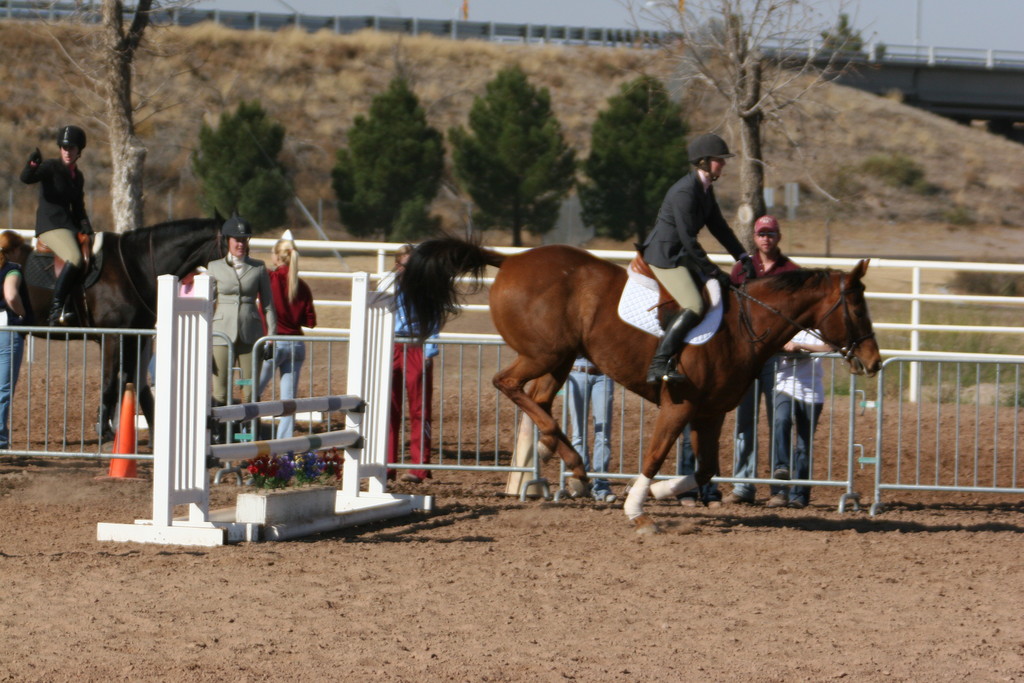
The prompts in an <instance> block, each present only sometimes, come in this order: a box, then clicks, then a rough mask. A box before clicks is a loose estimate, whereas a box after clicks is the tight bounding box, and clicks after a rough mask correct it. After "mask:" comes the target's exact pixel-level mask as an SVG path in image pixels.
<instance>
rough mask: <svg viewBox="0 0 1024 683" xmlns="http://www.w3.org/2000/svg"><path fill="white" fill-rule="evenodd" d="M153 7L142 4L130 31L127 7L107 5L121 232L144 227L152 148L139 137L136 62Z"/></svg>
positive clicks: (114, 185) (107, 1) (110, 119)
mask: <svg viewBox="0 0 1024 683" xmlns="http://www.w3.org/2000/svg"><path fill="white" fill-rule="evenodd" d="M151 5H152V0H139V1H138V3H137V6H136V10H135V16H134V18H133V19H132V22H131V25H130V26H129V28H128V30H127V31H125V27H124V5H123V4H122V3H121V2H120V0H103V32H104V38H103V51H104V56H103V70H104V77H103V90H104V92H103V99H104V102H105V104H106V115H107V124H108V127H109V132H110V157H111V161H112V163H113V177H112V179H111V187H110V200H111V214H112V216H113V221H114V226H113V227H114V230H115V231H117V232H126V231H128V230H134V229H135V228H138V227H140V226H141V225H142V222H143V208H144V194H143V189H144V183H143V171H144V169H145V162H146V148H145V147H144V146H143V145H142V143H141V142H140V141H139V139H138V138H137V137H136V135H135V121H134V107H133V106H132V62H133V60H134V58H135V52H136V50H137V49H138V47H139V43H140V42H141V41H142V35H143V33H144V32H145V30H146V26H148V25H149V10H150V7H151Z"/></svg>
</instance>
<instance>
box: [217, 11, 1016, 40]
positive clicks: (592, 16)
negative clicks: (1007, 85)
mask: <svg viewBox="0 0 1024 683" xmlns="http://www.w3.org/2000/svg"><path fill="white" fill-rule="evenodd" d="M465 1H466V2H467V3H468V7H469V19H470V21H495V22H500V23H517V24H519V23H521V24H526V23H529V24H538V25H543V24H552V25H559V26H562V25H569V26H588V27H595V28H629V27H632V26H636V25H637V24H636V23H635V22H634V20H632V19H631V18H630V13H629V11H627V9H626V6H627V5H628V4H629V2H630V1H631V0H465ZM660 1H661V2H664V1H665V0H660ZM671 1H672V2H674V0H671ZM816 1H817V2H819V4H822V5H825V6H830V5H832V6H836V7H838V5H839V3H840V2H842V3H843V5H844V7H845V8H846V11H847V13H848V14H849V15H850V18H851V23H852V25H853V26H854V28H856V29H858V30H859V31H860V33H861V36H862V37H863V38H864V39H865V40H867V41H868V42H871V41H880V42H883V43H885V44H887V45H908V46H911V45H918V44H919V45H922V46H933V47H942V48H971V49H994V50H1009V51H1020V52H1024V28H1022V27H1024V0H816ZM632 2H633V4H634V5H635V6H639V5H642V4H643V2H642V1H641V0H632ZM692 2H693V5H696V4H697V0H692ZM462 5H463V0H201V1H200V2H198V3H197V7H200V8H219V9H223V10H237V11H247V12H252V11H258V12H288V11H289V9H288V8H293V9H295V10H296V11H298V12H300V13H303V14H319V15H329V16H333V15H342V16H363V15H369V16H373V15H377V16H389V17H417V18H421V19H456V18H460V15H461V11H462ZM693 5H691V6H693ZM640 26H641V27H644V25H643V23H641V24H640ZM646 27H647V28H658V26H656V25H654V24H649V25H648V26H646Z"/></svg>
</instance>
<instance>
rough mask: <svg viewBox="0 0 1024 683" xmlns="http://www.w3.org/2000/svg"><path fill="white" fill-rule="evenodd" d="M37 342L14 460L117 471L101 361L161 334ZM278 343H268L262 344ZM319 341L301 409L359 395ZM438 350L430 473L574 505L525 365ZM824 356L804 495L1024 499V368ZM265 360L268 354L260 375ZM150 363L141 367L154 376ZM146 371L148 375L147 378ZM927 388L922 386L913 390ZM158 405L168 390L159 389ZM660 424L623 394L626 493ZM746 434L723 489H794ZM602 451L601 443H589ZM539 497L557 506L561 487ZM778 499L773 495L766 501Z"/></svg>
mask: <svg viewBox="0 0 1024 683" xmlns="http://www.w3.org/2000/svg"><path fill="white" fill-rule="evenodd" d="M29 329H30V330H32V331H36V332H40V333H42V334H43V335H47V333H48V336H41V337H30V338H29V342H28V343H27V347H28V348H27V349H26V353H25V361H24V363H23V365H22V370H21V375H20V378H19V381H18V385H17V390H16V393H15V400H14V401H13V404H12V426H13V428H12V433H11V447H10V449H9V450H8V451H6V452H5V456H7V457H11V456H14V458H13V461H14V462H23V461H24V460H19V459H18V458H22V459H24V458H29V459H30V458H41V457H47V458H49V457H55V458H70V457H75V458H93V459H96V460H97V461H100V462H102V461H105V460H106V459H109V458H111V457H114V454H113V453H111V450H112V443H111V441H110V440H103V439H102V438H101V437H100V436H99V435H98V434H97V431H96V415H97V408H98V405H99V403H100V401H101V391H102V386H103V384H104V382H105V381H106V379H107V377H106V374H105V371H104V369H103V366H102V362H101V354H102V351H103V349H104V348H106V347H109V346H112V347H113V348H115V349H117V350H118V353H119V354H123V353H124V352H125V350H126V349H129V348H132V347H135V348H137V349H138V350H139V351H140V355H141V356H142V357H143V358H145V353H144V352H145V349H146V347H147V346H148V345H149V342H150V340H151V338H152V336H153V332H152V331H146V330H127V331H125V330H89V331H88V338H86V335H85V334H84V332H85V331H84V330H82V331H76V330H71V329H68V330H61V331H53V330H47V328H29ZM275 339H278V338H276V337H268V338H265V339H264V340H263V341H261V342H260V344H263V343H266V342H272V341H274V340H275ZM399 341H400V342H404V341H408V340H401V339H400V340H399ZM305 342H306V349H307V350H306V360H305V363H304V365H303V369H302V373H301V377H300V381H299V383H298V386H297V388H296V397H297V398H305V397H313V396H323V395H334V394H337V393H339V392H343V391H344V388H345V383H346V377H347V362H348V360H347V359H348V337H347V336H345V335H336V336H317V335H308V336H306V337H305ZM438 346H439V348H440V353H439V355H438V356H437V358H436V359H435V365H434V382H433V392H432V396H431V410H432V416H433V421H432V434H431V437H432V438H431V440H432V445H433V455H432V458H431V463H430V464H429V465H427V466H424V467H423V468H424V469H429V470H431V471H432V474H433V476H434V477H436V478H438V479H442V478H443V477H445V476H446V475H445V473H446V472H451V473H452V475H451V476H453V477H456V476H457V477H462V476H464V473H479V474H481V475H482V474H483V473H488V475H489V476H490V477H491V479H490V481H491V482H492V483H494V484H495V485H498V484H503V483H504V482H505V479H504V475H511V474H514V473H519V474H522V475H525V479H524V480H523V481H524V487H523V488H522V489H521V490H519V489H516V491H515V492H520V493H525V491H526V490H527V487H526V486H525V484H526V483H532V482H536V481H540V480H542V479H543V478H544V477H546V478H547V480H548V481H550V482H551V484H552V488H554V489H555V490H556V491H561V490H562V488H563V485H564V480H565V477H566V476H567V475H568V473H567V472H566V471H565V469H564V467H562V466H561V465H560V464H559V463H560V461H558V462H551V463H541V462H532V463H529V464H528V465H524V464H522V463H519V462H516V461H515V457H514V456H515V453H516V447H517V437H518V434H519V431H520V426H521V422H522V419H523V418H522V415H521V413H520V412H519V410H518V409H517V408H516V406H515V405H513V404H512V403H511V401H509V400H508V399H506V398H505V397H504V395H503V394H501V393H500V392H499V391H498V390H497V389H495V388H494V386H493V385H492V384H491V377H492V376H493V375H494V373H495V372H497V370H498V369H499V368H501V367H503V366H505V365H507V364H508V363H509V362H511V360H512V358H513V357H514V354H513V352H512V351H511V350H510V349H509V348H508V347H507V346H505V345H504V344H503V343H501V342H498V341H494V340H481V339H458V338H449V339H441V340H439V341H438ZM821 355H822V357H823V359H824V370H823V376H824V380H825V393H826V400H825V406H824V410H823V413H822V416H821V419H820V421H819V424H818V428H817V431H816V433H815V435H814V439H813V442H812V445H811V453H810V457H811V463H812V466H811V475H810V477H809V479H807V480H803V481H798V482H796V483H802V484H806V485H808V486H811V487H813V491H812V501H813V502H815V503H823V502H831V501H835V503H836V505H837V508H838V509H839V511H844V510H845V509H846V508H847V506H852V507H853V508H854V509H858V508H859V504H860V500H861V498H862V496H863V495H864V494H865V493H866V492H868V491H873V502H872V505H871V512H872V513H873V514H875V513H878V512H880V511H882V509H883V507H882V498H883V495H886V494H888V495H891V493H893V492H896V491H901V492H902V495H904V496H906V500H909V501H913V500H914V499H915V498H914V496H915V494H917V493H918V492H922V491H932V492H940V493H941V492H946V493H948V494H950V500H957V497H956V496H957V495H959V494H1002V495H1004V496H1006V495H1009V496H1019V495H1020V494H1021V493H1024V465H1022V463H1021V456H1020V454H1019V453H1020V449H1021V445H1020V439H1021V437H1020V419H1021V406H1022V405H1024V399H1022V397H1021V383H1022V377H1021V374H1022V368H1021V366H1022V364H1024V357H1017V358H1009V359H1008V358H1007V357H996V358H990V359H978V358H977V357H972V356H969V355H967V354H962V355H960V356H959V357H958V356H955V355H952V354H949V355H942V356H939V355H934V354H933V355H931V356H928V355H910V356H897V357H893V358H890V359H888V360H887V361H886V362H885V364H884V366H883V370H882V372H881V374H880V375H879V377H878V379H877V382H876V381H874V380H866V379H864V378H859V377H855V376H852V375H850V374H849V372H848V370H847V368H846V365H845V363H843V362H842V361H841V360H840V359H838V358H837V357H835V356H832V355H830V354H821ZM259 356H260V353H259V348H257V352H256V353H255V354H254V357H255V358H256V359H257V362H258V357H259ZM143 362H144V361H142V360H140V364H141V363H143ZM915 365H916V366H917V367H918V368H919V372H918V373H917V374H916V375H914V374H913V373H911V371H910V368H911V367H912V366H915ZM141 369H142V371H145V367H144V366H143V367H142V368H141ZM256 376H258V374H257V375H256ZM911 378H914V379H913V381H914V382H915V383H916V386H911ZM277 382H278V379H277V377H276V376H275V377H274V378H273V379H272V380H271V382H270V384H269V385H268V386H267V388H266V389H265V391H264V392H263V396H262V398H264V399H269V400H272V399H275V398H277V397H278V396H279V390H280V387H279V386H278V383H277ZM154 391H156V392H159V391H160V387H159V385H156V386H155V387H154ZM251 392H252V387H251V386H249V385H245V386H236V390H235V394H234V399H235V401H248V400H251V398H252V393H251ZM911 394H915V395H918V396H920V400H918V401H911V400H910V399H909V398H908V397H909V396H910V395H911ZM405 398H406V397H403V401H402V412H403V422H402V425H403V427H402V428H401V431H400V438H399V448H398V453H399V457H398V462H397V463H395V465H394V468H395V469H396V470H405V469H413V468H418V467H419V466H418V465H414V464H413V463H412V462H411V460H410V458H409V453H408V446H407V444H408V442H409V437H410V434H409V431H408V430H409V428H408V422H407V420H405V417H406V416H405V412H406V410H407V406H408V402H407V400H404V399H405ZM567 410H568V408H567V407H566V405H565V402H564V401H563V397H562V396H559V397H557V398H556V401H555V405H554V412H555V414H556V415H557V416H560V417H561V423H562V424H563V425H566V424H568V420H567V419H566V418H567ZM113 414H114V415H117V414H119V410H117V409H116V408H115V411H114V412H113ZM656 414H657V408H656V407H655V406H653V405H652V404H649V403H646V402H645V401H643V400H642V399H640V398H639V397H637V396H635V395H633V394H630V393H628V392H626V391H625V390H624V389H621V388H617V389H616V394H615V412H614V416H615V417H614V424H613V427H612V434H611V438H612V459H611V466H610V468H609V469H610V471H609V472H608V473H607V475H606V477H607V478H608V479H610V480H612V483H613V489H617V491H616V492H617V493H621V491H622V488H623V487H624V486H625V485H627V484H628V482H629V481H630V480H631V479H632V478H633V477H635V476H636V474H637V473H638V472H639V471H640V468H641V467H642V463H643V453H644V449H645V447H646V442H647V440H648V438H649V437H650V434H651V429H652V428H653V422H654V419H655V417H656ZM297 418H298V419H297V421H296V435H303V434H315V433H320V432H324V431H331V430H334V429H338V428H339V424H338V418H337V417H334V416H332V414H330V413H325V414H320V413H307V414H304V415H298V416H297ZM140 427H141V429H140V430H139V431H138V434H139V440H140V443H139V444H138V445H137V446H136V449H135V450H136V453H135V454H118V455H117V457H119V458H125V457H135V458H137V459H139V460H142V461H146V460H151V459H152V456H151V455H150V448H149V445H148V432H147V431H146V429H145V427H146V425H145V422H144V420H142V418H141V417H140ZM260 428H261V429H262V430H263V432H264V436H265V435H266V434H267V433H270V430H271V425H270V424H269V422H266V421H265V423H264V424H263V425H262V426H261V427H260ZM589 428H590V429H592V425H590V426H589ZM734 430H735V414H734V413H730V415H728V416H727V417H726V422H725V425H724V428H723V432H722V438H721V442H720V453H721V456H720V467H721V472H722V476H720V477H718V478H717V479H716V481H717V482H718V483H719V484H729V483H732V484H735V483H739V482H744V483H751V484H757V485H761V486H764V485H771V484H775V485H784V484H786V483H787V482H783V481H779V480H773V479H771V475H770V469H771V468H770V459H771V458H770V454H771V448H772V442H771V439H770V434H769V432H770V428H769V425H768V424H767V419H766V415H765V412H764V409H763V407H762V409H761V411H760V412H759V414H758V420H757V423H756V439H755V448H756V451H755V458H756V459H757V467H758V469H757V472H758V476H757V477H754V478H747V479H738V478H733V477H731V476H730V475H731V473H732V457H733V440H734ZM254 433H256V430H255V429H252V428H250V429H248V430H245V431H244V432H243V434H242V435H241V436H236V437H234V440H241V439H244V438H252V434H254ZM592 439H593V434H592V432H591V431H588V434H587V442H588V444H592ZM98 464H99V463H98ZM689 467H692V465H691V464H690V463H689V462H688V460H687V458H686V454H685V449H684V444H683V442H682V440H681V441H680V443H679V444H678V445H677V449H676V452H675V458H674V460H673V461H672V462H669V463H667V464H666V465H665V466H664V467H663V468H662V475H664V476H678V475H679V474H684V473H687V472H689V471H690V470H689V469H688V468H689ZM456 473H459V474H456ZM591 474H596V473H593V472H592V473H591ZM495 475H498V476H495ZM478 480H480V479H479V478H474V479H473V481H478ZM483 481H486V479H484V480H483ZM788 483H793V482H792V481H791V482H788ZM723 488H724V487H723ZM535 490H536V489H535ZM726 490H727V489H726ZM539 492H540V495H548V494H549V490H548V489H545V488H541V489H540V490H539ZM764 495H765V492H764V491H762V492H761V493H760V497H761V498H763V497H764ZM557 496H558V493H555V497H557Z"/></svg>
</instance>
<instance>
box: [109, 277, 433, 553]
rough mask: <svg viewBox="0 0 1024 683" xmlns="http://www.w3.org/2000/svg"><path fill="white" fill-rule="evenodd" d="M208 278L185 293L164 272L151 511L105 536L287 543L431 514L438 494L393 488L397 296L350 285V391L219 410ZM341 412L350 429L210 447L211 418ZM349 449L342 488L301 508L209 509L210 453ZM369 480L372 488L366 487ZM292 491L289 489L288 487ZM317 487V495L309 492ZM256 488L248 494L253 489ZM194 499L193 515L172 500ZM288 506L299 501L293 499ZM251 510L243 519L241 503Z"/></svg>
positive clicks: (362, 281) (269, 502)
mask: <svg viewBox="0 0 1024 683" xmlns="http://www.w3.org/2000/svg"><path fill="white" fill-rule="evenodd" d="M210 291H211V288H210V278H209V277H208V276H206V275H200V276H197V277H196V278H195V288H194V290H193V296H191V297H182V296H179V295H178V279H177V278H176V277H174V276H173V275H163V276H161V277H160V278H159V298H158V308H157V327H156V329H157V341H156V384H157V386H159V387H160V391H159V392H158V394H157V397H156V419H155V425H154V435H155V437H154V438H153V439H152V442H153V443H154V451H153V518H152V519H140V520H136V521H135V523H134V524H116V523H106V522H101V523H99V524H98V525H97V531H96V536H97V539H98V540H100V541H134V542H139V543H165V544H174V545H192V546H216V545H223V544H224V543H227V542H230V541H243V540H249V541H256V540H283V539H287V538H295V537H299V536H305V535H309V534H312V533H320V532H324V531H330V530H334V529H339V528H342V527H346V526H353V525H356V524H364V523H367V522H371V521H377V520H382V519H390V518H392V517H398V516H401V515H407V514H410V513H411V512H413V511H414V510H430V509H431V508H432V506H433V497H432V496H422V495H398V494H391V493H387V490H386V489H387V461H386V457H387V455H386V447H387V420H388V411H389V406H390V403H389V401H390V391H391V345H392V342H393V340H394V325H393V321H392V309H391V306H392V301H393V296H392V295H391V294H387V293H384V292H375V291H370V289H369V276H368V275H367V274H365V273H359V274H357V275H356V277H355V279H354V280H353V283H352V322H351V326H350V327H351V338H350V341H349V358H348V377H347V381H348V385H347V390H348V392H350V393H349V394H347V395H345V396H324V397H315V398H309V399H298V400H295V401H266V402H262V403H248V404H241V405H234V406H224V407H219V408H217V409H214V410H211V407H210V393H211V386H210V377H211V374H210V362H211V357H212V356H211V346H212V326H211V319H212V317H213V301H212V299H211V297H210ZM310 409H312V410H322V411H323V410H336V411H341V412H344V413H345V415H346V423H345V430H343V431H335V432H328V433H325V434H316V435H313V436H309V437H293V438H290V439H275V440H269V441H257V442H252V443H239V444H229V445H220V446H212V445H211V444H210V439H209V430H208V417H211V416H212V417H214V418H215V419H220V420H233V419H240V418H241V419H245V418H249V419H251V418H254V417H259V416H274V415H281V414H285V413H287V412H294V411H297V410H310ZM331 447H339V448H343V449H344V453H345V459H344V468H343V472H342V486H341V488H340V489H338V490H333V489H329V491H330V494H333V505H332V504H331V500H330V494H324V493H323V491H324V489H323V487H314V488H313V489H305V490H302V489H300V490H297V491H296V493H298V494H300V495H299V496H298V497H299V498H302V499H304V501H305V500H314V499H316V500H317V501H318V502H316V503H315V504H314V505H319V506H322V505H323V500H324V499H325V496H326V498H327V504H326V509H319V510H316V509H314V507H309V504H308V503H307V502H302V503H300V504H298V506H297V511H296V510H293V511H292V512H293V514H284V515H281V514H279V512H274V511H272V510H271V508H274V507H275V506H280V505H281V504H282V500H283V499H284V498H294V496H279V495H276V494H273V493H272V494H269V495H267V496H265V498H266V500H265V501H263V502H261V503H260V505H262V506H263V507H265V508H267V510H264V512H268V513H269V514H268V515H267V516H266V517H262V516H261V517H259V518H258V521H253V519H255V518H254V517H252V516H251V512H252V511H251V510H250V509H249V507H247V504H243V501H241V500H240V503H239V506H238V507H236V508H230V509H223V510H212V511H211V510H210V508H209V503H210V489H209V486H210V484H209V473H208V472H207V469H206V462H207V456H208V455H209V456H212V457H214V458H220V459H231V460H235V459H243V458H251V457H255V456H256V455H273V454H280V453H286V452H288V451H305V450H317V449H320V448H331ZM364 481H365V482H366V485H365V489H366V490H364V491H361V490H360V488H361V485H362V483H363V482H364ZM287 493H291V491H287ZM304 494H308V495H304ZM254 495H255V494H241V496H240V498H241V497H242V496H249V497H250V499H251V497H253V496H254ZM179 505H187V506H188V513H187V515H186V516H184V517H174V508H175V506H179ZM287 505H291V506H292V507H296V506H295V504H294V503H293V502H288V503H287ZM239 510H241V511H242V514H241V517H242V518H241V519H239V514H238V511H239Z"/></svg>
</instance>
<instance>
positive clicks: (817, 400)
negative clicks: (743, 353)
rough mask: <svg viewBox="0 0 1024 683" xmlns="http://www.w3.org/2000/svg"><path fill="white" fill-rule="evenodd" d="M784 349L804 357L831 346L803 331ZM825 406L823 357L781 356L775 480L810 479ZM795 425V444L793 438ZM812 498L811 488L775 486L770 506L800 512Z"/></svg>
mask: <svg viewBox="0 0 1024 683" xmlns="http://www.w3.org/2000/svg"><path fill="white" fill-rule="evenodd" d="M783 350H784V351H786V352H787V353H791V354H801V353H813V352H825V351H828V350H829V347H828V346H826V345H825V344H823V343H822V341H821V339H819V338H818V336H816V334H815V333H814V332H808V331H802V332H798V333H797V335H796V336H795V337H793V339H792V340H790V341H788V342H786V345H785V346H784V347H783ZM824 405H825V382H824V379H823V378H822V370H821V358H810V357H800V356H799V355H791V356H782V357H781V358H780V360H779V366H778V370H777V371H776V373H775V420H774V425H773V427H772V435H773V442H774V444H773V447H772V454H773V465H772V470H773V472H774V475H773V476H774V478H776V479H790V478H793V479H809V478H810V474H811V453H812V452H813V448H812V440H813V439H814V430H815V428H816V427H817V426H818V419H819V418H820V417H821V411H822V408H823V407H824ZM794 426H795V427H796V442H795V443H794V442H793V438H792V434H793V431H794V430H793V428H794ZM790 473H792V475H793V476H792V477H790ZM783 475H784V476H783ZM787 488H788V489H789V491H788V493H787V491H786V489H787ZM810 499H811V488H810V487H809V486H800V485H793V486H789V487H784V486H772V497H771V498H770V499H769V501H768V507H783V506H788V507H791V508H798V509H799V508H804V507H807V504H808V503H809V502H810Z"/></svg>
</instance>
